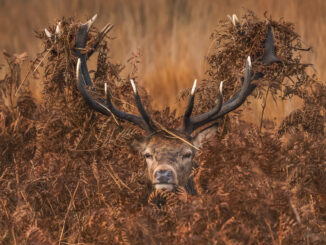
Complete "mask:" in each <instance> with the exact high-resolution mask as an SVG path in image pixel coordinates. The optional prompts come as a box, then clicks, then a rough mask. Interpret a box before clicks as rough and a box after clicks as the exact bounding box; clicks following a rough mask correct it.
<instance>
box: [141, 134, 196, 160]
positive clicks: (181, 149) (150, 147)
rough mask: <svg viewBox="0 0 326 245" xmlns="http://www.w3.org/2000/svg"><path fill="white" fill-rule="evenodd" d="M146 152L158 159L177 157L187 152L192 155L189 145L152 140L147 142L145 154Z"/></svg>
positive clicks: (158, 139)
mask: <svg viewBox="0 0 326 245" xmlns="http://www.w3.org/2000/svg"><path fill="white" fill-rule="evenodd" d="M146 152H148V153H151V154H154V155H156V156H160V157H164V156H170V157H177V156H178V155H180V154H184V153H187V152H191V153H192V149H191V147H190V146H189V145H187V144H185V143H184V142H182V141H180V140H174V139H164V138H152V139H150V140H149V141H148V143H147V145H146V147H145V153H146Z"/></svg>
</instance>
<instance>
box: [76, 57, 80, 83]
mask: <svg viewBox="0 0 326 245" xmlns="http://www.w3.org/2000/svg"><path fill="white" fill-rule="evenodd" d="M80 62H81V61H80V58H78V60H77V66H76V75H77V79H78V77H79V69H80Z"/></svg>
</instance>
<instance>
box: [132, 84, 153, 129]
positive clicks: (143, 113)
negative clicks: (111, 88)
mask: <svg viewBox="0 0 326 245" xmlns="http://www.w3.org/2000/svg"><path fill="white" fill-rule="evenodd" d="M130 83H131V86H132V89H133V91H134V94H135V102H136V105H137V109H138V111H139V113H140V115H141V116H142V118H143V119H144V121H145V122H146V124H147V125H148V126H149V127H150V129H151V131H155V130H156V126H155V124H154V122H153V121H152V119H151V117H150V116H149V114H148V113H147V111H146V110H145V108H144V106H143V103H142V101H141V99H140V96H139V94H138V90H137V87H136V84H135V82H134V80H133V79H130Z"/></svg>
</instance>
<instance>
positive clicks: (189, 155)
mask: <svg viewBox="0 0 326 245" xmlns="http://www.w3.org/2000/svg"><path fill="white" fill-rule="evenodd" d="M191 155H192V154H191V152H187V153H185V154H183V156H182V158H183V159H187V158H190V157H191Z"/></svg>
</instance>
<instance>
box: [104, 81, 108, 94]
mask: <svg viewBox="0 0 326 245" xmlns="http://www.w3.org/2000/svg"><path fill="white" fill-rule="evenodd" d="M104 94H105V96H106V95H107V94H108V83H104Z"/></svg>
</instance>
